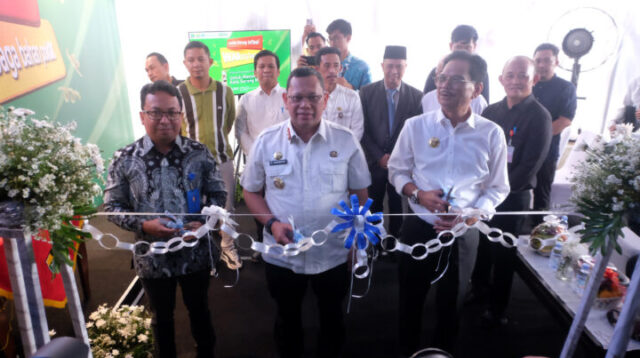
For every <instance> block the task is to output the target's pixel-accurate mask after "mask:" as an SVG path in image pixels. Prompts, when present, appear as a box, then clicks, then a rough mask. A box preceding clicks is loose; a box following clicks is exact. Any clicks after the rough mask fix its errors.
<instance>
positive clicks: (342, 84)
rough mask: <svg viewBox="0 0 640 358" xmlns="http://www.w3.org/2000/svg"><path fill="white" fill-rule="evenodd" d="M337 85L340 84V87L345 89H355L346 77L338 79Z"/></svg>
mask: <svg viewBox="0 0 640 358" xmlns="http://www.w3.org/2000/svg"><path fill="white" fill-rule="evenodd" d="M336 83H337V84H339V85H340V86H344V87H347V88H349V89H353V86H352V85H351V83H349V81H347V80H346V79H345V78H344V77H338V78H337V79H336Z"/></svg>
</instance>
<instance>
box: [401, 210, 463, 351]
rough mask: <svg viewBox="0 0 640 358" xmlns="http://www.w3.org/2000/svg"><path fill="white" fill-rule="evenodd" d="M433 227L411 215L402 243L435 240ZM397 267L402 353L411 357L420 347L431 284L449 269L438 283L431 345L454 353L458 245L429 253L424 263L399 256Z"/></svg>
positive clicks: (456, 323) (405, 222)
mask: <svg viewBox="0 0 640 358" xmlns="http://www.w3.org/2000/svg"><path fill="white" fill-rule="evenodd" d="M436 235H437V234H436V232H435V231H434V230H433V226H431V224H428V223H427V222H425V221H423V220H421V219H420V218H418V217H416V216H409V217H407V218H406V219H405V220H404V224H403V226H402V241H403V242H404V243H405V244H408V245H413V244H415V243H418V242H422V243H424V242H426V241H427V240H430V239H433V238H435V237H436ZM398 261H399V267H398V274H399V275H398V276H399V280H398V288H399V308H398V316H399V317H398V318H399V322H398V323H399V324H398V328H399V330H398V333H399V343H400V349H401V351H402V354H404V355H407V356H409V355H411V354H413V353H414V352H415V351H417V350H418V349H419V348H422V346H421V344H420V337H421V336H422V334H421V332H422V318H423V317H422V316H423V314H422V310H423V307H424V302H425V298H426V297H427V293H428V292H429V288H430V287H431V281H432V280H433V279H435V278H437V277H438V276H440V274H441V273H442V272H443V270H444V269H445V267H447V262H448V269H447V271H446V273H445V274H444V276H443V277H442V278H441V279H440V280H439V281H438V282H437V283H436V287H437V291H436V312H437V313H436V330H435V336H434V337H433V340H432V342H431V343H430V346H432V347H438V348H441V349H444V350H446V351H448V352H453V351H454V350H455V346H456V341H457V336H458V324H459V322H458V310H457V304H456V303H457V296H458V281H459V272H458V245H457V243H456V242H454V243H453V245H451V246H449V247H446V248H443V249H442V250H440V252H438V253H433V254H429V256H427V258H426V259H424V260H415V259H413V258H412V257H411V256H409V255H400V256H399V259H398Z"/></svg>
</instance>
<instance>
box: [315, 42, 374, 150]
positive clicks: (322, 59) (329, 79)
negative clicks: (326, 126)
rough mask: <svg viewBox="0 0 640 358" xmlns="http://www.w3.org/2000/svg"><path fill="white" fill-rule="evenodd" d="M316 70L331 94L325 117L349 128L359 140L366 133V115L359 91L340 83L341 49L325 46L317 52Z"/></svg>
mask: <svg viewBox="0 0 640 358" xmlns="http://www.w3.org/2000/svg"><path fill="white" fill-rule="evenodd" d="M316 63H317V64H318V65H317V66H316V70H318V72H320V74H321V75H322V78H323V80H324V84H325V89H326V91H327V93H328V94H329V101H328V102H327V108H326V109H325V110H324V116H323V117H324V119H326V120H328V121H331V122H334V123H338V124H339V125H341V126H343V127H347V128H349V129H350V130H351V131H352V132H353V134H355V136H356V138H357V139H358V141H360V139H362V133H364V115H363V114H362V103H360V97H358V93H357V92H356V91H354V90H352V89H349V88H347V87H344V86H341V85H339V84H338V75H339V74H340V71H341V70H342V65H341V64H340V50H338V49H337V48H335V47H323V48H321V49H320V50H318V52H317V53H316Z"/></svg>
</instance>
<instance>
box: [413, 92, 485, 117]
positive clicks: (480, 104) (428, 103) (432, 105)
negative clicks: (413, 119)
mask: <svg viewBox="0 0 640 358" xmlns="http://www.w3.org/2000/svg"><path fill="white" fill-rule="evenodd" d="M437 91H438V90H432V91H429V92H427V94H425V95H424V96H423V97H422V113H428V112H432V111H437V110H439V109H440V102H438V92H437ZM487 106H488V104H487V100H486V99H484V96H483V95H479V96H478V97H476V98H474V99H472V100H471V112H473V113H476V114H482V111H484V109H485V108H487Z"/></svg>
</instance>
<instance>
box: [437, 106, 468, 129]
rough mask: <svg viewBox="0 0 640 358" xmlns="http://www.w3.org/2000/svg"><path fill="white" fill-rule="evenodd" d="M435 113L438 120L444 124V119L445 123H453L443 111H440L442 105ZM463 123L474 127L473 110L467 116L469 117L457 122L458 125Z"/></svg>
mask: <svg viewBox="0 0 640 358" xmlns="http://www.w3.org/2000/svg"><path fill="white" fill-rule="evenodd" d="M437 115H438V117H437V119H438V122H440V123H441V124H442V125H444V123H445V121H446V123H449V125H450V126H452V127H453V124H451V120H450V119H449V118H447V117H446V116H445V115H444V112H442V107H440V110H439V111H438V112H437ZM465 123H466V124H467V125H468V126H469V127H471V128H472V129H475V128H476V114H475V113H473V111H471V115H470V116H469V118H467V120H466V121H464V122H462V123H460V124H458V126H461V125H464V124H465Z"/></svg>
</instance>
